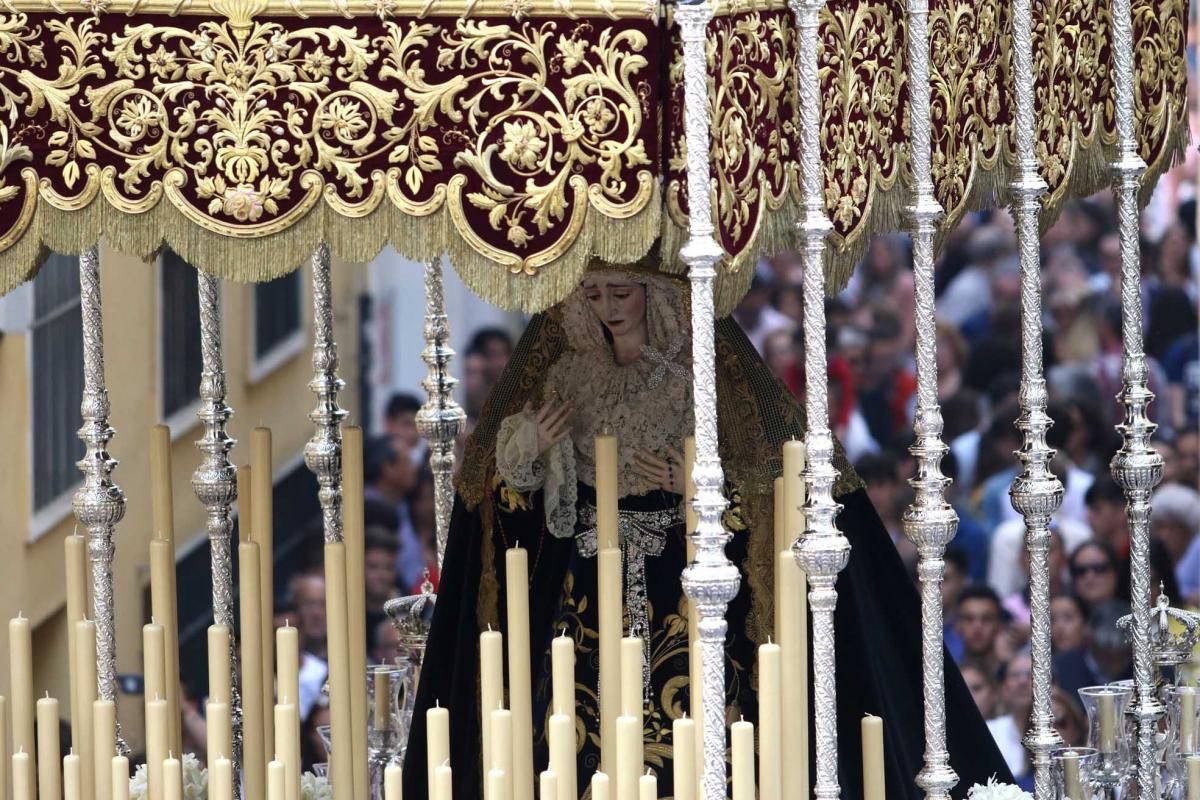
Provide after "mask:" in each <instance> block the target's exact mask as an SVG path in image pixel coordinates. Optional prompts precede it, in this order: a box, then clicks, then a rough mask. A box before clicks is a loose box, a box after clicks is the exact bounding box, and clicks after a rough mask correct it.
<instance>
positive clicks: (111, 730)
mask: <svg viewBox="0 0 1200 800" xmlns="http://www.w3.org/2000/svg"><path fill="white" fill-rule="evenodd" d="M116 754H117V707H116V704H115V703H113V701H112V700H96V701H94V702H93V703H92V775H93V776H94V779H95V782H96V800H112V781H111V780H109V778H110V777H111V773H112V760H113V756H115V755H116Z"/></svg>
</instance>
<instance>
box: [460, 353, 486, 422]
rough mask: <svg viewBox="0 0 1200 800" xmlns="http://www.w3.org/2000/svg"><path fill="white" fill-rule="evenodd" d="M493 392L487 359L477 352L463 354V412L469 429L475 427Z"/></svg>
mask: <svg viewBox="0 0 1200 800" xmlns="http://www.w3.org/2000/svg"><path fill="white" fill-rule="evenodd" d="M491 391H492V384H490V383H489V382H488V379H487V357H486V356H485V355H484V354H483V353H481V352H477V351H474V352H473V351H471V350H468V351H467V352H465V353H463V361H462V392H463V412H464V413H465V414H466V415H467V429H468V430H470V429H472V428H474V427H475V420H477V419H479V414H480V412H481V411H483V404H484V402H486V401H487V397H488V394H489V393H490V392H491Z"/></svg>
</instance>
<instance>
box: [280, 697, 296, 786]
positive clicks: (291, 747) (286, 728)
mask: <svg viewBox="0 0 1200 800" xmlns="http://www.w3.org/2000/svg"><path fill="white" fill-rule="evenodd" d="M280 699H281V700H283V702H282V703H279V704H277V705H276V706H275V726H274V728H275V758H276V760H277V761H279V762H280V763H281V764H282V765H283V775H284V783H283V787H284V797H285V798H286V800H300V714H299V712H298V711H297V709H296V706H295V705H294V704H293V703H292V702H291V700H292V698H290V697H284V698H280Z"/></svg>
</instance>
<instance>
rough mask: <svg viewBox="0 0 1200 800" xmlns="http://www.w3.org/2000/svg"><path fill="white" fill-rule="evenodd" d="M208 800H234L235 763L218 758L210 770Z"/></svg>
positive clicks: (221, 757) (222, 757)
mask: <svg viewBox="0 0 1200 800" xmlns="http://www.w3.org/2000/svg"><path fill="white" fill-rule="evenodd" d="M209 758H210V759H211V758H212V756H211V755H210V756H209ZM208 800H233V762H232V761H230V760H229V759H228V758H225V757H224V756H219V757H217V758H216V759H215V760H214V761H212V767H210V768H209V773H208Z"/></svg>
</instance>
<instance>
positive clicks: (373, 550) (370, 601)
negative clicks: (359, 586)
mask: <svg viewBox="0 0 1200 800" xmlns="http://www.w3.org/2000/svg"><path fill="white" fill-rule="evenodd" d="M363 539H364V544H363V553H364V568H363V573H364V579H365V584H366V587H365V588H366V609H367V649H368V650H373V649H374V648H375V644H376V642H375V633H376V631H377V630H378V628H379V623H381V622H384V621H386V620H387V618H388V617H387V614H386V613H384V610H383V605H384V603H386V602H387V601H388V600H391V599H392V598H393V597H396V596H398V595H399V594H400V593H401V592H400V590H399V589H398V588H397V587H396V558H397V555H398V553H399V550H400V546H399V544H398V543H397V541H396V534H395V532H394V531H389V530H387V529H386V528H381V527H378V526H371V527H368V528H367V529H366V531H365V533H364V536H363Z"/></svg>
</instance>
